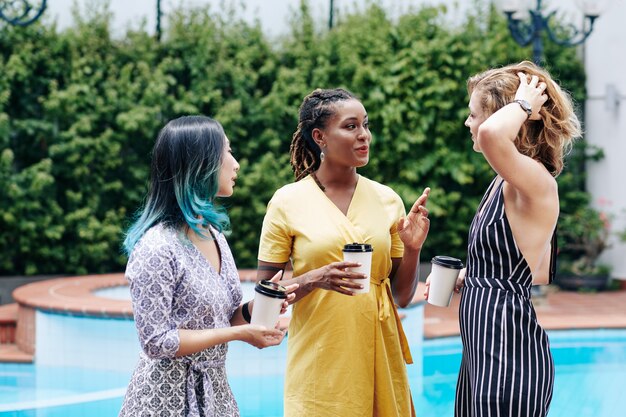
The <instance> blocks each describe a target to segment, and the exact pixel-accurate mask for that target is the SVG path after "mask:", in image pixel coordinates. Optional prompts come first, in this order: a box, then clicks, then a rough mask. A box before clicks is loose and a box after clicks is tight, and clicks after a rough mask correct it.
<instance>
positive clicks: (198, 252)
mask: <svg viewBox="0 0 626 417" xmlns="http://www.w3.org/2000/svg"><path fill="white" fill-rule="evenodd" d="M208 231H209V234H210V235H211V239H212V240H213V242H215V249H216V250H217V255H218V257H219V260H220V265H219V270H218V269H216V268H215V266H213V264H212V263H211V261H209V259H208V258H207V257H206V256H204V253H202V251H201V250H200V248H198V247H197V246H196V245H195V243H193V242H192V241H191V239H189V237H188V236H187V235H186V234H183V236H184V237H185V239H187V241H188V242H189V244H190V245H191V246H192V247H193V251H194V252H195V253H196V256H199V257H200V258H202V259H203V260H204V262H205V263H206V264H207V265H208V266H209V269H210V270H211V271H212V272H214V273H215V274H216V275H218V276H222V271H224V254H223V251H222V248H221V247H220V243H219V239H218V238H219V237H218V236H217V235H216V234H215V233H214V230H213V228H212V227H209V229H208Z"/></svg>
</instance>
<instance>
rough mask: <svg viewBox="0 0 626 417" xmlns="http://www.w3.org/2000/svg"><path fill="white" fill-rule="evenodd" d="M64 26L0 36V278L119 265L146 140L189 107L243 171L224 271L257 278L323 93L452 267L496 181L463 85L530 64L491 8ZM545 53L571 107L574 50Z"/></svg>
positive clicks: (579, 76) (196, 13) (371, 172)
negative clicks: (267, 218)
mask: <svg viewBox="0 0 626 417" xmlns="http://www.w3.org/2000/svg"><path fill="white" fill-rule="evenodd" d="M75 18H76V24H75V26H74V27H72V28H70V29H67V30H64V31H59V30H58V29H57V28H56V26H55V25H54V24H49V23H46V22H43V23H37V24H35V25H33V26H29V27H26V28H22V27H10V26H1V27H0V189H1V190H2V198H1V199H0V254H1V255H0V274H3V275H19V274H26V275H30V274H56V273H67V274H84V273H99V272H111V271H121V270H123V267H124V264H125V257H124V255H123V254H122V252H121V249H120V243H121V239H122V235H123V232H124V230H125V228H126V227H128V225H129V222H130V221H131V218H132V215H133V213H134V212H135V210H136V209H137V208H138V206H139V205H140V204H141V201H142V198H143V196H144V193H145V187H146V184H147V178H148V165H149V153H150V149H151V147H152V144H153V141H154V138H155V136H156V134H157V132H158V130H159V128H160V127H161V126H162V125H163V124H164V123H165V122H166V121H167V120H169V119H171V118H174V117H177V116H179V115H183V114H190V113H201V114H206V115H209V116H212V117H215V118H216V119H218V120H219V121H220V122H221V123H222V124H223V125H224V128H225V130H226V132H227V135H228V136H229V138H230V140H231V142H232V144H233V149H234V153H235V155H236V156H237V157H238V158H239V159H240V163H241V172H240V174H241V175H240V181H238V186H237V189H236V193H235V196H234V197H233V198H231V199H229V200H227V201H225V204H227V205H228V206H229V213H230V216H231V220H232V229H233V230H232V235H231V236H230V241H231V246H232V248H233V251H234V254H235V257H236V259H237V262H238V264H239V266H241V267H253V266H254V265H255V264H256V251H257V245H258V243H257V241H258V236H259V231H260V227H261V222H262V218H263V214H264V212H265V207H266V204H267V201H268V200H269V198H270V197H271V195H272V194H273V192H274V190H275V189H277V188H278V187H280V186H281V185H283V184H285V183H286V182H289V181H291V180H292V174H291V169H290V167H289V162H288V161H289V157H288V151H289V144H290V141H291V135H292V133H293V131H294V129H295V127H296V124H297V111H298V106H299V104H300V102H301V100H302V97H303V96H304V95H305V94H307V93H308V92H309V91H311V90H312V89H313V88H317V87H337V86H342V87H345V88H348V89H350V90H351V91H353V92H354V93H356V94H357V95H358V96H359V97H360V98H361V99H362V100H363V102H364V104H365V107H366V108H367V110H368V113H369V115H370V121H371V125H372V132H373V136H374V142H373V145H372V158H371V161H370V164H369V165H368V166H367V167H365V168H364V169H363V170H362V173H363V174H364V175H367V176H369V177H371V178H373V179H375V180H378V181H381V182H383V183H386V184H388V185H390V186H391V187H392V188H394V189H395V190H396V191H397V192H398V193H399V194H400V195H401V196H402V198H403V200H404V201H405V204H406V205H407V207H409V206H410V204H412V202H413V201H414V200H415V198H417V196H418V195H419V194H420V193H421V190H422V189H423V188H424V187H425V186H430V187H431V188H432V197H431V201H430V203H429V205H430V210H431V213H432V214H431V219H432V231H431V233H430V237H429V239H428V242H427V247H426V248H425V254H424V259H429V258H430V257H431V256H432V255H434V254H449V255H456V256H459V257H462V258H464V257H465V244H466V235H467V228H468V225H469V222H470V220H471V217H472V215H473V212H474V210H475V207H476V205H477V203H478V201H479V199H480V197H481V196H482V192H483V190H484V188H485V186H486V184H487V183H488V181H489V180H490V179H491V177H492V175H493V173H492V172H491V171H490V169H489V167H488V166H487V165H486V163H485V162H484V161H483V159H482V157H481V156H480V155H477V154H476V153H474V152H473V151H472V149H471V141H470V140H469V132H468V131H467V128H465V127H464V126H463V121H464V120H465V118H466V115H467V100H468V97H467V93H466V90H465V80H466V79H467V77H468V76H470V75H472V74H474V73H476V72H478V71H480V70H483V69H486V68H488V67H491V66H497V65H503V64H507V63H510V62H514V61H519V60H521V59H524V58H525V57H528V56H529V55H530V51H529V50H528V49H522V48H520V47H518V46H517V45H516V44H515V43H514V42H513V40H512V39H511V38H510V36H509V34H508V31H507V28H506V24H505V22H504V20H503V18H502V17H501V16H500V15H499V14H498V13H496V12H495V11H493V10H491V11H488V12H482V13H481V12H477V14H475V15H472V16H468V17H467V19H466V21H464V22H462V24H459V25H453V24H451V23H450V22H449V21H448V20H446V14H445V9H443V8H441V7H438V8H433V7H428V8H422V9H419V10H417V11H415V12H412V13H411V14H407V15H404V16H401V17H400V18H399V19H395V20H394V19H391V18H390V17H389V16H387V14H386V13H385V11H384V10H383V9H382V8H380V7H377V6H368V7H367V8H365V9H363V10H354V11H352V12H351V13H350V14H347V15H343V16H342V20H341V21H340V22H339V24H338V25H337V26H336V27H335V28H334V29H333V30H332V31H328V30H326V29H324V28H323V24H324V22H315V21H313V19H312V17H311V13H310V12H309V9H308V6H307V3H306V2H303V3H302V5H301V8H300V9H299V10H298V11H296V13H295V14H294V16H293V17H292V20H291V22H290V27H289V28H288V30H287V34H286V35H285V36H284V37H283V38H281V39H280V40H278V41H276V40H275V39H269V38H268V37H267V36H266V35H265V34H264V33H263V32H262V30H261V28H260V26H259V25H258V24H250V23H247V22H245V21H244V20H243V18H241V15H240V13H239V12H238V11H237V10H232V9H231V10H226V11H220V12H213V11H211V10H210V9H182V10H179V11H177V12H175V13H172V14H170V15H169V16H168V24H167V26H168V30H167V31H166V33H164V36H163V38H162V40H161V42H158V41H156V40H155V39H154V38H153V37H151V36H149V35H148V34H147V33H146V32H145V31H142V30H136V31H128V32H127V33H126V34H125V35H124V36H123V37H122V38H118V37H114V36H113V35H112V33H111V27H110V24H111V16H110V14H109V13H108V11H107V8H106V6H104V7H102V9H101V10H99V11H96V12H92V13H91V14H90V15H89V17H82V16H80V15H76V16H75ZM546 49H547V50H546V54H547V61H548V62H550V63H554V64H553V65H552V66H551V68H550V67H549V69H551V70H552V71H553V72H554V73H555V75H556V76H557V78H559V79H560V80H561V81H562V82H563V83H564V85H565V86H566V88H568V89H570V90H571V91H572V92H573V94H574V96H575V97H576V98H577V99H578V100H579V101H582V99H584V94H585V92H584V73H583V68H582V65H581V63H580V61H579V60H578V59H577V58H576V56H575V52H574V50H573V49H571V48H570V49H561V48H557V47H553V46H552V47H551V46H550V45H547V48H546ZM572 175H573V174H572V173H570V174H568V175H564V176H563V178H564V179H565V183H564V186H563V187H564V189H563V194H564V202H563V204H564V205H565V206H568V205H570V206H578V205H580V204H583V203H582V200H581V199H580V194H577V193H580V191H576V190H580V183H581V182H580V181H576V179H575V178H573V177H572ZM568 190H570V191H571V192H572V193H573V194H572V196H573V197H572V198H571V199H568V195H569V194H568V193H569V192H570V191H568ZM320 215H322V214H320Z"/></svg>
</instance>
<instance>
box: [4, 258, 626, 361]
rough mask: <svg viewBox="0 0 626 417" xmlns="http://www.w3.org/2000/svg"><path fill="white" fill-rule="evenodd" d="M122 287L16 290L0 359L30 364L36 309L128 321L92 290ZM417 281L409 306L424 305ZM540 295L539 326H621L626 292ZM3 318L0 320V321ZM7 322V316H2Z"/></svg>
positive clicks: (449, 321) (104, 283) (453, 316)
mask: <svg viewBox="0 0 626 417" xmlns="http://www.w3.org/2000/svg"><path fill="white" fill-rule="evenodd" d="M255 274H256V272H255V271H254V270H241V271H240V276H241V280H242V281H254V280H255ZM121 285H126V280H125V279H124V276H123V274H106V275H90V276H81V277H68V278H58V279H53V280H48V281H40V282H36V283H32V284H28V285H25V286H22V287H19V288H18V289H16V290H15V291H14V293H13V298H14V299H15V300H16V301H17V302H18V304H19V308H17V307H15V306H14V307H13V308H8V307H9V306H3V307H0V316H3V315H4V316H10V315H15V316H16V317H17V319H18V322H19V325H18V326H17V331H16V335H15V336H16V337H15V339H16V344H15V345H10V344H0V359H1V360H3V361H12V359H13V360H15V361H18V362H20V361H22V362H24V361H25V362H27V361H29V358H30V360H32V355H33V353H34V319H35V314H34V311H35V309H42V310H49V311H59V312H62V313H66V314H77V315H87V316H98V317H117V318H130V317H132V308H131V303H130V301H128V300H117V299H110V298H104V297H99V296H97V295H95V294H93V291H95V290H98V289H103V288H108V287H115V286H121ZM423 292H424V288H423V284H421V283H420V285H419V288H418V290H417V292H416V295H415V298H414V299H413V302H415V303H419V302H424V297H423ZM544 293H545V295H542V296H539V297H535V296H534V297H533V303H534V305H535V310H536V312H537V316H538V319H539V322H540V323H541V325H542V326H543V327H544V328H546V329H552V330H554V329H559V330H561V329H586V328H626V290H624V289H622V290H617V291H607V292H599V293H578V292H569V291H562V290H559V289H558V288H557V287H555V286H549V287H547V288H546V289H545V290H544ZM459 299H460V297H459V296H458V295H457V294H455V295H454V297H453V298H452V303H451V305H450V307H447V308H441V307H435V306H431V305H429V304H426V306H425V308H424V336H425V337H426V338H435V337H444V336H453V335H457V334H458V333H459V325H458V305H459ZM1 319H3V317H0V320H1ZM5 319H6V317H5ZM283 324H284V325H286V324H287V323H283Z"/></svg>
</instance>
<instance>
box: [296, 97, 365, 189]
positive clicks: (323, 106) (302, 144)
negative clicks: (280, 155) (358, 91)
mask: <svg viewBox="0 0 626 417" xmlns="http://www.w3.org/2000/svg"><path fill="white" fill-rule="evenodd" d="M352 99H357V98H356V96H355V95H354V94H352V93H351V92H349V91H347V90H344V89H342V88H335V89H332V90H323V89H320V88H318V89H316V90H314V91H312V92H311V93H310V94H309V95H308V96H306V97H305V98H304V100H303V101H302V104H301V105H300V111H299V120H298V128H297V129H296V131H295V132H294V134H293V137H292V140H291V147H290V149H289V152H290V154H291V161H290V162H291V168H292V169H293V173H294V175H295V177H296V181H300V180H301V179H302V178H304V177H306V176H307V175H309V174H311V173H312V172H314V171H315V170H317V169H318V168H319V166H320V163H321V161H322V160H321V157H320V152H321V150H320V147H319V146H318V145H317V143H315V141H314V140H313V134H312V133H313V129H316V128H318V129H323V128H324V127H325V126H326V122H327V121H328V119H330V118H331V117H332V116H333V115H334V114H335V112H336V108H335V104H336V103H337V102H340V101H346V100H352Z"/></svg>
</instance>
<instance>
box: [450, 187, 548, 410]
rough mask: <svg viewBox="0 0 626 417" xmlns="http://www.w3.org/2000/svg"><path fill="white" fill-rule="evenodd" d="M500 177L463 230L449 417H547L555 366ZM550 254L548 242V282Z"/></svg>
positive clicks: (529, 273)
mask: <svg viewBox="0 0 626 417" xmlns="http://www.w3.org/2000/svg"><path fill="white" fill-rule="evenodd" d="M498 178H499V177H496V179H494V180H493V181H492V183H491V185H490V186H489V188H488V189H487V192H486V193H485V196H484V197H483V200H482V202H481V203H480V206H479V208H478V211H477V214H476V216H475V217H474V220H473V221H472V225H471V227H470V232H469V242H468V259H467V273H466V277H465V283H464V288H463V293H462V296H461V305H460V311H459V320H460V327H461V339H462V342H463V358H462V360H461V370H460V372H459V379H458V382H457V389H456V403H455V416H456V417H487V416H489V417H498V416H499V417H521V416H524V417H535V416H537V417H539V416H546V415H547V413H548V408H549V406H550V401H551V399H552V388H553V384H554V363H553V361H552V355H551V353H550V346H549V342H548V337H547V335H546V333H545V332H544V330H543V329H542V328H541V327H540V326H539V324H538V323H537V317H536V315H535V310H534V308H533V306H532V303H531V301H530V289H531V285H532V276H531V272H530V268H529V266H528V264H527V263H526V260H525V259H524V257H523V256H522V254H521V252H520V250H519V248H518V247H517V244H516V243H515V240H514V238H513V234H512V233H511V227H510V225H509V222H508V220H507V217H506V214H505V212H504V197H503V193H502V188H503V183H504V181H501V180H498ZM494 187H496V189H495V191H494V193H493V195H492V198H489V196H490V195H491V190H492V189H493V188H494ZM487 200H488V201H487ZM483 206H484V207H483ZM555 250H556V241H555V238H554V237H553V251H552V257H553V258H552V260H551V278H552V273H553V267H554V253H555Z"/></svg>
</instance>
